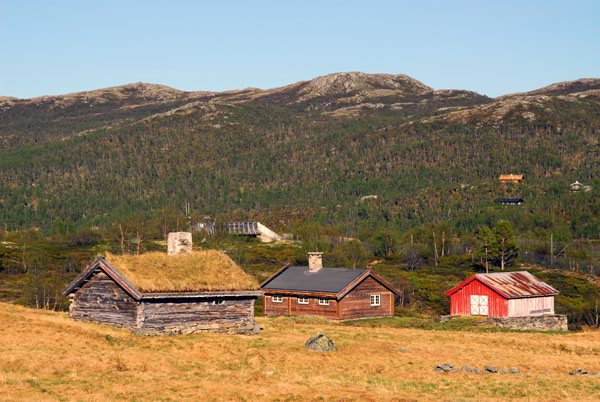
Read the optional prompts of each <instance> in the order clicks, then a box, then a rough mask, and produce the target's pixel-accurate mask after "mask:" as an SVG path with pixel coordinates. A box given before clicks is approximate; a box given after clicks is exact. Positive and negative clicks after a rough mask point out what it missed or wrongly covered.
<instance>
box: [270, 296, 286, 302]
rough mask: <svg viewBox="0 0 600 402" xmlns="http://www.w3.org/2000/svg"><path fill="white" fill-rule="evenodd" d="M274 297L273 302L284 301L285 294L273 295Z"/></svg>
mask: <svg viewBox="0 0 600 402" xmlns="http://www.w3.org/2000/svg"><path fill="white" fill-rule="evenodd" d="M271 297H272V298H273V303H283V296H271Z"/></svg>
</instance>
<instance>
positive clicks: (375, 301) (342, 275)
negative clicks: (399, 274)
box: [261, 253, 398, 320]
mask: <svg viewBox="0 0 600 402" xmlns="http://www.w3.org/2000/svg"><path fill="white" fill-rule="evenodd" d="M321 254H322V253H309V266H308V267H294V266H289V265H288V266H285V267H283V268H282V269H281V270H279V271H278V272H277V273H275V274H274V275H273V276H272V277H271V278H269V279H267V280H266V281H265V282H263V283H262V284H261V288H262V289H263V290H264V292H265V297H264V303H263V314H264V315H266V316H280V315H319V316H323V317H327V318H331V319H337V320H343V319H355V318H368V317H387V316H392V315H394V299H395V295H396V294H398V290H396V289H395V288H394V287H393V286H392V285H391V284H390V283H389V282H388V281H386V280H385V279H384V278H382V277H381V276H379V275H378V274H376V273H375V272H373V271H372V270H371V269H350V268H323V266H322V259H321Z"/></svg>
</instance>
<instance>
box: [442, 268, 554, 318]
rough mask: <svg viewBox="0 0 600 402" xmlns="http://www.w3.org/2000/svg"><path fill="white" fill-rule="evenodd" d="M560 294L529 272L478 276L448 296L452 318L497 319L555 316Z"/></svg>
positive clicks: (450, 292)
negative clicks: (555, 300)
mask: <svg viewBox="0 0 600 402" xmlns="http://www.w3.org/2000/svg"><path fill="white" fill-rule="evenodd" d="M557 294H558V290H556V289H554V288H553V287H552V286H550V285H548V284H547V283H545V282H542V281H540V280H539V279H537V278H536V277H535V276H533V275H531V274H530V273H529V272H527V271H517V272H495V273H491V274H476V275H473V276H471V277H470V278H468V279H466V280H465V281H463V282H462V283H460V284H458V285H457V286H455V287H454V288H452V289H450V290H449V291H447V292H446V296H450V314H451V315H476V316H486V317H493V318H510V317H533V316H542V315H553V314H554V296H555V295H557Z"/></svg>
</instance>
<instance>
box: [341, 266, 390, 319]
mask: <svg viewBox="0 0 600 402" xmlns="http://www.w3.org/2000/svg"><path fill="white" fill-rule="evenodd" d="M372 294H379V295H381V304H380V305H379V306H371V298H370V296H371V295H372ZM392 315H394V293H392V292H390V291H389V290H388V289H387V288H386V287H385V286H383V285H382V284H380V283H379V282H377V281H376V280H375V279H373V278H372V277H370V276H368V277H367V278H365V279H364V280H363V281H362V282H361V283H359V284H358V285H357V286H356V287H355V288H354V289H352V290H351V291H350V292H349V293H348V294H346V296H344V297H343V298H342V299H341V300H340V319H353V318H369V317H388V316H392Z"/></svg>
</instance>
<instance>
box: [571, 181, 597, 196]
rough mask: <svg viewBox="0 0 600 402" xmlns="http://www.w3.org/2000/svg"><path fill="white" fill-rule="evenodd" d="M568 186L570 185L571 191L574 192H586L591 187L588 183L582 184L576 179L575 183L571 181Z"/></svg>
mask: <svg viewBox="0 0 600 402" xmlns="http://www.w3.org/2000/svg"><path fill="white" fill-rule="evenodd" d="M570 187H571V191H572V192H574V193H575V192H578V191H584V192H587V191H590V190H591V189H592V186H590V185H589V184H583V183H580V182H579V181H576V182H575V183H571V184H570Z"/></svg>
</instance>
